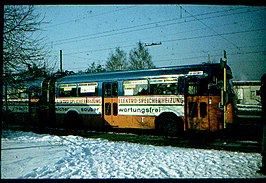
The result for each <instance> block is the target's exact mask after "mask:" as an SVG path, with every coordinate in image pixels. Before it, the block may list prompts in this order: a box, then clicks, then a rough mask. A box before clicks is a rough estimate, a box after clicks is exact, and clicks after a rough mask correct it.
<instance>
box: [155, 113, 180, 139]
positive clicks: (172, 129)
mask: <svg viewBox="0 0 266 183" xmlns="http://www.w3.org/2000/svg"><path fill="white" fill-rule="evenodd" d="M160 120H161V124H162V126H161V129H162V132H163V134H164V135H169V136H177V135H181V133H182V131H183V127H182V124H183V123H182V121H180V120H179V119H178V118H177V117H176V115H174V114H167V115H163V116H161V117H160Z"/></svg>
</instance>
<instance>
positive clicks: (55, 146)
mask: <svg viewBox="0 0 266 183" xmlns="http://www.w3.org/2000/svg"><path fill="white" fill-rule="evenodd" d="M33 144H34V146H36V148H30V147H32V146H33ZM23 147H24V148H23ZM27 147H28V148H27ZM25 151H26V153H27V154H26V153H25ZM23 153H24V155H23ZM15 156H16V157H15ZM260 166H261V155H260V154H258V153H241V152H227V151H217V150H203V149H188V148H176V147H169V146H168V147H158V146H151V145H140V144H133V143H127V142H110V141H107V140H103V139H90V138H83V137H79V136H62V137H59V136H51V135H38V134H34V133H30V132H29V133H26V132H12V131H5V132H4V133H3V137H2V166H1V170H2V171H1V172H2V175H1V176H2V178H266V176H263V175H261V174H258V173H256V171H257V170H259V167H260Z"/></svg>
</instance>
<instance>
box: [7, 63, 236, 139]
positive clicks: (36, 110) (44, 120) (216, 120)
mask: <svg viewBox="0 0 266 183" xmlns="http://www.w3.org/2000/svg"><path fill="white" fill-rule="evenodd" d="M227 70H228V71H227V74H226V83H227V84H226V85H224V83H223V81H224V78H223V76H224V75H223V69H222V68H220V67H217V64H216V65H212V64H210V65H205V66H202V67H201V66H197V67H191V68H190V67H185V68H184V69H183V68H182V69H180V68H173V69H168V70H165V69H162V70H160V69H158V70H156V72H154V73H152V72H147V73H145V74H143V75H141V76H139V75H140V74H139V73H142V72H137V71H136V72H127V71H125V72H123V74H121V75H120V73H118V74H117V73H113V74H109V73H106V74H101V75H97V77H95V76H96V75H85V76H67V77H63V78H57V79H56V78H53V77H49V78H45V79H44V78H42V79H41V80H38V81H36V82H35V84H34V83H33V84H29V83H28V85H27V87H26V88H25V91H23V92H21V91H16V92H13V93H15V94H16V95H13V96H12V92H9V94H8V97H7V99H8V102H4V106H3V107H4V111H8V113H7V112H6V114H8V115H6V116H8V118H9V121H11V122H10V123H13V122H14V123H20V124H23V125H24V126H26V125H32V126H36V127H64V128H67V129H69V128H70V129H78V128H79V129H94V128H98V129H99V128H100V129H102V128H137V129H155V130H158V131H159V132H163V133H166V134H169V135H173V134H179V133H182V132H184V131H191V130H192V131H209V132H215V131H219V130H222V129H225V128H226V127H227V126H228V125H230V124H233V122H234V116H235V112H236V98H235V94H234V92H233V87H232V82H231V80H232V73H231V71H230V68H229V67H227ZM100 77H101V79H97V78H100ZM112 77H113V78H115V77H116V79H113V78H112ZM82 78H83V79H82ZM96 79H97V80H96ZM36 83H37V84H36ZM223 86H226V90H224V88H223ZM11 90H12V87H11ZM20 90H21V89H20ZM6 108H7V110H6Z"/></svg>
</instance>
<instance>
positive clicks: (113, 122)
mask: <svg viewBox="0 0 266 183" xmlns="http://www.w3.org/2000/svg"><path fill="white" fill-rule="evenodd" d="M102 91H103V106H102V109H103V110H102V111H103V120H104V122H105V125H106V126H112V127H117V126H118V117H117V114H118V83H117V82H105V83H103V90H102Z"/></svg>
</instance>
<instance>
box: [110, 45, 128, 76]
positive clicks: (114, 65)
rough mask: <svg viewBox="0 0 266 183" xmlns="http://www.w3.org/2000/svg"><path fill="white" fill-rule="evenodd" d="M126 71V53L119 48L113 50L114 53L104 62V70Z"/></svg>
mask: <svg viewBox="0 0 266 183" xmlns="http://www.w3.org/2000/svg"><path fill="white" fill-rule="evenodd" d="M126 69H127V58H126V52H125V51H123V50H121V49H120V48H119V47H117V48H116V49H115V53H113V52H112V53H111V54H110V56H109V58H108V59H107V62H106V70H108V71H117V70H126Z"/></svg>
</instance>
